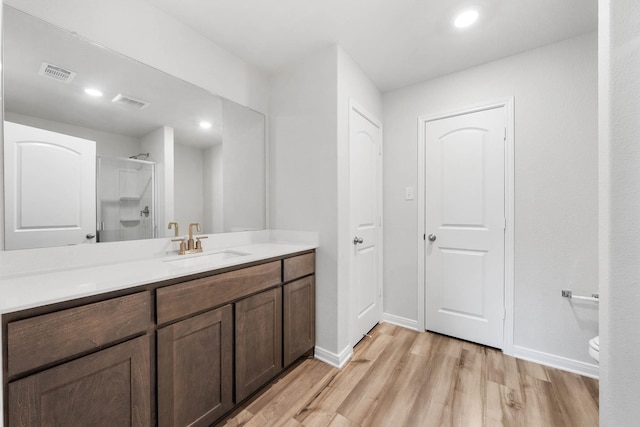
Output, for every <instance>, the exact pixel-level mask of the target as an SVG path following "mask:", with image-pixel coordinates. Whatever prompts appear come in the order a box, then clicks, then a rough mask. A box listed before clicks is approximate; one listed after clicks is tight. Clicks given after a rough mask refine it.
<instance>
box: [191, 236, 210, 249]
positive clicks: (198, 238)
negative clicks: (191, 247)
mask: <svg viewBox="0 0 640 427" xmlns="http://www.w3.org/2000/svg"><path fill="white" fill-rule="evenodd" d="M194 238H195V239H196V249H199V250H202V242H201V241H200V240H202V239H208V238H209V236H194Z"/></svg>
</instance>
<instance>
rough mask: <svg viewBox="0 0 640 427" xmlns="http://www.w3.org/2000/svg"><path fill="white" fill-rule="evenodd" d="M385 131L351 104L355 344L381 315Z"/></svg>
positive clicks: (352, 284) (352, 288)
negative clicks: (382, 193) (383, 148)
mask: <svg viewBox="0 0 640 427" xmlns="http://www.w3.org/2000/svg"><path fill="white" fill-rule="evenodd" d="M381 166H382V128H381V126H380V124H378V122H377V121H376V120H375V119H373V118H371V117H370V116H368V115H367V113H365V112H363V111H362V110H361V109H359V108H357V107H356V106H354V105H352V106H351V109H350V113H349V168H350V173H349V176H350V195H351V196H350V200H351V208H350V209H351V214H350V217H351V231H352V235H351V237H350V238H351V239H352V240H351V241H350V242H349V244H351V245H352V246H353V250H352V252H351V266H352V268H351V273H352V279H351V301H352V308H351V312H352V313H354V314H353V317H354V319H352V321H353V322H355V326H354V327H353V328H352V334H351V340H352V344H353V345H355V344H356V343H357V342H358V341H360V340H361V339H362V337H363V336H364V335H365V334H366V333H367V332H369V331H370V330H371V329H372V328H373V327H374V326H375V325H376V324H377V323H378V322H380V320H381V316H382V304H381V295H382V289H381V288H382V283H381V280H382V271H381V269H382V250H381V247H380V246H381V245H380V243H381V237H380V227H381V225H382V224H381V203H382V196H381V189H382V181H381V170H382V167H381Z"/></svg>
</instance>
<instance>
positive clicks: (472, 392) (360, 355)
mask: <svg viewBox="0 0 640 427" xmlns="http://www.w3.org/2000/svg"><path fill="white" fill-rule="evenodd" d="M370 335H371V338H365V339H363V341H361V342H360V343H359V344H358V345H357V346H356V348H355V352H354V355H353V357H352V359H351V361H350V362H349V363H348V364H347V366H345V367H344V368H343V369H342V370H338V369H336V368H333V367H331V366H329V365H326V364H324V363H322V362H319V361H317V360H313V359H308V360H305V361H303V362H302V363H300V364H299V365H297V366H296V367H295V368H294V369H292V370H289V371H288V372H286V373H285V374H284V375H282V376H281V377H280V378H279V379H278V381H276V382H275V383H274V384H273V385H272V386H270V387H269V388H267V389H265V390H263V391H262V392H261V393H259V394H258V395H257V396H256V397H254V398H253V399H252V400H251V401H250V402H248V403H247V404H245V405H244V406H243V407H241V408H240V409H238V410H236V412H235V413H233V414H232V415H231V416H230V417H228V418H227V419H225V420H223V421H222V422H221V423H220V425H221V426H225V427H235V426H261V427H263V426H286V427H294V426H309V427H312V426H349V427H353V426H438V427H440V426H463V427H469V426H544V427H549V426H576V427H588V426H597V425H598V381H597V380H594V379H591V378H586V377H582V376H579V375H575V374H571V373H567V372H564V371H560V370H557V369H553V368H548V367H545V366H541V365H537V364H535V363H530V362H527V361H523V360H519V359H515V358H513V357H509V356H505V355H504V354H502V352H500V351H498V350H495V349H492V348H487V347H483V346H480V345H476V344H472V343H469V342H465V341H459V340H456V339H453V338H449V337H445V336H442V335H437V334H432V333H429V332H426V333H418V332H414V331H411V330H408V329H404V328H400V327H397V326H394V325H391V324H388V323H383V324H380V325H378V326H376V327H375V328H374V329H373V330H372V331H371V333H370Z"/></svg>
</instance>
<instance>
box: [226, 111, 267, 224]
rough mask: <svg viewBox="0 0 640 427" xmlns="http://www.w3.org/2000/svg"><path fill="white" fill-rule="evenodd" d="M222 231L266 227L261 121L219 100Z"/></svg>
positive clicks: (263, 119)
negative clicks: (221, 160) (221, 159)
mask: <svg viewBox="0 0 640 427" xmlns="http://www.w3.org/2000/svg"><path fill="white" fill-rule="evenodd" d="M222 122H223V123H224V125H223V129H222V153H223V165H224V168H223V172H222V173H223V179H222V185H223V195H224V197H223V199H224V202H223V209H224V214H223V218H224V231H226V232H229V231H243V230H262V229H264V228H266V212H265V211H264V210H262V209H256V207H259V206H266V205H267V201H266V197H265V193H266V162H265V156H266V152H265V144H264V140H265V118H264V116H263V115H262V114H259V113H256V112H255V111H252V110H250V109H248V108H247V107H243V106H242V105H238V104H236V103H234V102H229V101H228V100H222Z"/></svg>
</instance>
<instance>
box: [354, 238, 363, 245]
mask: <svg viewBox="0 0 640 427" xmlns="http://www.w3.org/2000/svg"><path fill="white" fill-rule="evenodd" d="M363 242H364V239H363V238H362V237H358V236H356V237H354V238H353V244H354V245H357V244H358V243H363Z"/></svg>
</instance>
